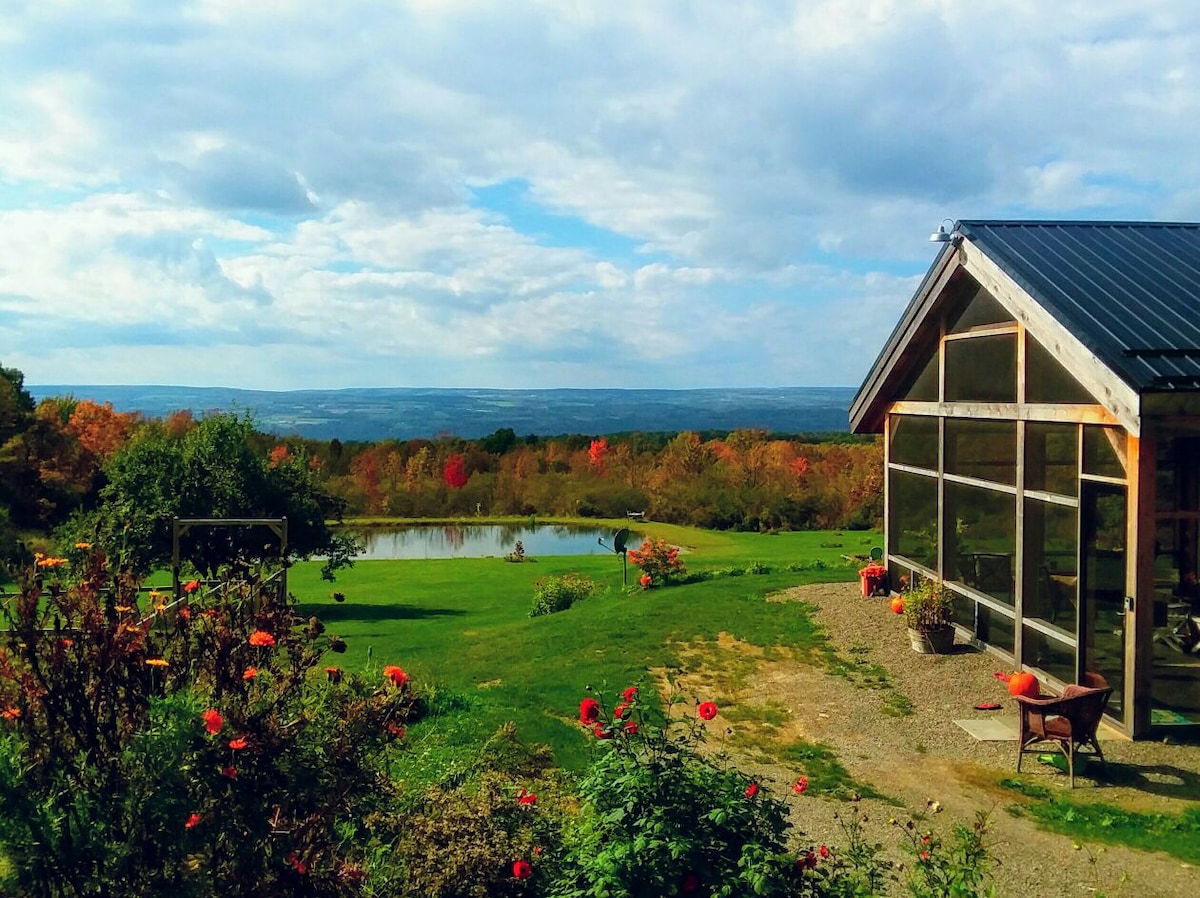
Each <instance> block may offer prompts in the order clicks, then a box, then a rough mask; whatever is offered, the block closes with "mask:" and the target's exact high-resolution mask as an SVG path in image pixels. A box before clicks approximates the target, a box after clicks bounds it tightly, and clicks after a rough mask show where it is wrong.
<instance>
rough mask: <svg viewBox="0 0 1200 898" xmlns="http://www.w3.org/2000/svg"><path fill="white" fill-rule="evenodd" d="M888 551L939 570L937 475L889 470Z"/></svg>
mask: <svg viewBox="0 0 1200 898" xmlns="http://www.w3.org/2000/svg"><path fill="white" fill-rule="evenodd" d="M888 530H889V532H888V552H889V553H890V554H893V555H902V556H904V557H905V558H908V559H910V560H911V561H915V562H916V563H917V564H920V565H924V566H925V567H927V568H929V569H930V570H937V478H935V477H922V476H921V475H920V474H910V473H908V472H907V471H896V470H890V471H888Z"/></svg>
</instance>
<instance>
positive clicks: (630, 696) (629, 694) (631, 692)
mask: <svg viewBox="0 0 1200 898" xmlns="http://www.w3.org/2000/svg"><path fill="white" fill-rule="evenodd" d="M637 694H638V689H637V687H636V686H630V687H629V688H628V689H626V690H625V695H624V698H625V701H627V702H629V703H630V704H633V700H634V699H635V698H637Z"/></svg>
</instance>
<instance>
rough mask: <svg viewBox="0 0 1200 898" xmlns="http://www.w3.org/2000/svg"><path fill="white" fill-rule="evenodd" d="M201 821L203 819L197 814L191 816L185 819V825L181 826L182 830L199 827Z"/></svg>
mask: <svg viewBox="0 0 1200 898" xmlns="http://www.w3.org/2000/svg"><path fill="white" fill-rule="evenodd" d="M203 819H204V818H203V817H202V816H201V815H199V814H192V816H190V817H188V818H187V822H186V823H185V824H183V828H184V829H194V828H195V827H197V826H199V825H200V821H201V820H203Z"/></svg>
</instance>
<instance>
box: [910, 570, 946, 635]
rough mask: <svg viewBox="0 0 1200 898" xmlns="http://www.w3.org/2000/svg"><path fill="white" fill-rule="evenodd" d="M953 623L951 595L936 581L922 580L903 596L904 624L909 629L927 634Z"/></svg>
mask: <svg viewBox="0 0 1200 898" xmlns="http://www.w3.org/2000/svg"><path fill="white" fill-rule="evenodd" d="M953 621H954V605H953V595H952V593H951V592H950V590H948V589H947V588H946V587H944V586H942V584H940V583H938V582H937V581H935V580H929V579H924V580H922V581H921V582H920V583H918V584H917V585H916V586H914V587H913V588H912V589H910V590H909V591H908V592H906V593H905V594H904V622H905V623H906V624H908V626H909V627H910V628H911V629H913V630H916V631H918V632H919V633H928V632H930V631H931V630H941V629H944V628H946V627H949V626H950V625H951V624H952V623H953Z"/></svg>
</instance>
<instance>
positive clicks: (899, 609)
mask: <svg viewBox="0 0 1200 898" xmlns="http://www.w3.org/2000/svg"><path fill="white" fill-rule="evenodd" d="M892 610H893V611H895V612H896V613H897V614H903V613H904V597H903V596H892Z"/></svg>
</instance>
